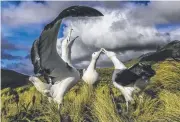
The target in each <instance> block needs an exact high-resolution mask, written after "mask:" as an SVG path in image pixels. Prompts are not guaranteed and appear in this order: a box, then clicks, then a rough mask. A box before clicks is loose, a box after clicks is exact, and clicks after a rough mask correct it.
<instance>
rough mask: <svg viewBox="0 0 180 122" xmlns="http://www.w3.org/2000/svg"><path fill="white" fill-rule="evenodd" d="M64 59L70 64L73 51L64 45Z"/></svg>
mask: <svg viewBox="0 0 180 122" xmlns="http://www.w3.org/2000/svg"><path fill="white" fill-rule="evenodd" d="M62 59H63V60H64V61H65V62H67V63H68V64H71V51H70V49H69V48H68V47H67V48H66V47H62Z"/></svg>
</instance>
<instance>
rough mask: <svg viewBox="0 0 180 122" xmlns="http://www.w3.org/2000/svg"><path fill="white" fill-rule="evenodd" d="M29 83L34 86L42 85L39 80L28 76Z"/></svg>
mask: <svg viewBox="0 0 180 122" xmlns="http://www.w3.org/2000/svg"><path fill="white" fill-rule="evenodd" d="M29 81H31V82H32V83H33V84H34V85H35V84H38V83H42V82H41V80H40V79H39V78H37V77H34V76H30V77H29Z"/></svg>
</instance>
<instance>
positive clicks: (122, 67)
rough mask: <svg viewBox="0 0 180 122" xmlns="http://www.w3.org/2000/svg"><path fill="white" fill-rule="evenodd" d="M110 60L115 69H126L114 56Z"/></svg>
mask: <svg viewBox="0 0 180 122" xmlns="http://www.w3.org/2000/svg"><path fill="white" fill-rule="evenodd" d="M111 60H112V62H113V64H114V67H115V69H127V67H126V66H125V65H124V64H123V63H122V62H120V61H119V60H118V59H117V57H116V56H113V57H111Z"/></svg>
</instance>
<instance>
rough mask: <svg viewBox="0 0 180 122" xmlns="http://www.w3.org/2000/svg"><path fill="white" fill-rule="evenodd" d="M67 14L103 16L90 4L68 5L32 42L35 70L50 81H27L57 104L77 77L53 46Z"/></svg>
mask: <svg viewBox="0 0 180 122" xmlns="http://www.w3.org/2000/svg"><path fill="white" fill-rule="evenodd" d="M69 16H72V17H78V16H82V17H84V16H89V17H92V16H103V14H102V13H101V12H99V11H97V10H96V9H93V8H91V7H86V6H71V7H69V8H67V9H65V10H63V11H62V12H61V13H60V14H59V15H58V16H57V17H56V18H55V19H54V20H53V21H52V22H51V23H49V24H47V25H46V26H45V27H44V30H43V31H42V33H41V35H40V37H39V38H38V39H37V40H36V41H35V42H34V43H33V46H32V49H31V60H32V64H33V65H34V71H36V72H35V73H39V74H41V75H43V76H44V75H46V76H48V77H50V78H51V79H52V82H53V83H54V84H53V85H52V84H48V85H47V84H46V83H40V82H39V81H40V80H38V79H39V78H38V77H34V76H32V77H30V78H29V80H30V81H32V82H33V84H34V85H35V87H36V88H37V90H38V91H40V92H41V93H44V94H45V95H47V96H48V97H50V98H52V99H53V100H54V101H55V102H57V103H58V104H61V102H62V99H63V96H64V94H65V93H66V92H67V91H68V90H69V89H70V88H71V87H72V86H74V85H75V84H76V83H77V82H78V80H79V79H80V75H79V72H78V70H77V69H76V68H74V67H73V66H70V65H69V64H68V63H67V62H65V61H64V60H63V59H62V58H61V57H60V56H59V54H58V52H57V49H56V44H57V36H58V32H59V28H60V25H61V22H62V19H63V18H65V17H69ZM37 57H38V58H37ZM46 86H47V87H46Z"/></svg>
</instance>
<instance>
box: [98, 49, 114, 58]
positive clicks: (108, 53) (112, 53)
mask: <svg viewBox="0 0 180 122" xmlns="http://www.w3.org/2000/svg"><path fill="white" fill-rule="evenodd" d="M101 50H102V52H104V53H105V54H106V55H107V56H108V57H109V58H110V59H111V58H112V57H114V56H116V53H114V52H112V51H107V50H106V49H104V48H101Z"/></svg>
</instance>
